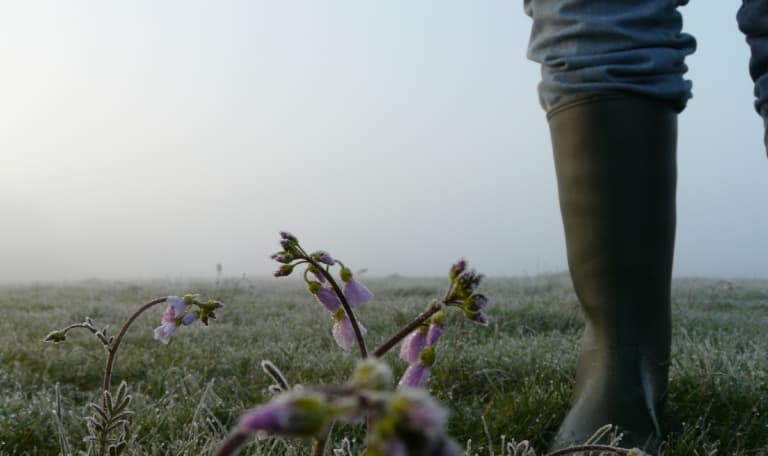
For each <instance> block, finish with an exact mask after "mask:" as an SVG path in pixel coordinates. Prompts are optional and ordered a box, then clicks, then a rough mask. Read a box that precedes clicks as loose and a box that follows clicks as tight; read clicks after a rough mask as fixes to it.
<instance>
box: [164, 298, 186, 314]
mask: <svg viewBox="0 0 768 456" xmlns="http://www.w3.org/2000/svg"><path fill="white" fill-rule="evenodd" d="M165 302H166V303H168V306H169V307H172V308H173V310H174V311H176V315H181V314H182V313H183V312H184V310H186V308H187V303H186V301H184V298H182V297H179V296H168V297H167V298H165Z"/></svg>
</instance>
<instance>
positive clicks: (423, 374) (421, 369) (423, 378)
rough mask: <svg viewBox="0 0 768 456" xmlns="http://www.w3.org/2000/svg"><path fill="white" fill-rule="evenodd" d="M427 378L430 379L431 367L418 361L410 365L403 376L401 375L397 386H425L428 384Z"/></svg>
mask: <svg viewBox="0 0 768 456" xmlns="http://www.w3.org/2000/svg"><path fill="white" fill-rule="evenodd" d="M427 380H429V367H427V366H425V365H424V364H422V362H421V361H416V362H415V363H413V364H411V365H409V366H408V368H407V369H406V370H405V372H404V373H403V376H402V377H400V381H399V382H398V383H397V386H398V387H400V388H402V387H410V388H424V387H425V386H426V385H427Z"/></svg>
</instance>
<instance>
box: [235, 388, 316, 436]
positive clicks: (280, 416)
mask: <svg viewBox="0 0 768 456" xmlns="http://www.w3.org/2000/svg"><path fill="white" fill-rule="evenodd" d="M327 426H328V411H327V408H326V405H325V403H324V401H323V400H322V399H321V398H319V397H315V396H313V395H311V394H302V393H288V394H285V395H283V396H279V397H277V398H275V399H273V400H272V401H271V402H269V403H267V404H263V405H260V406H258V407H255V408H253V409H251V410H248V411H247V412H245V413H244V414H243V415H242V416H241V417H240V422H239V427H240V429H241V430H242V431H245V432H247V433H254V432H258V431H264V432H267V433H269V434H279V435H286V436H305V437H308V436H313V435H319V434H321V433H322V432H323V430H324V429H325V428H326V427H327Z"/></svg>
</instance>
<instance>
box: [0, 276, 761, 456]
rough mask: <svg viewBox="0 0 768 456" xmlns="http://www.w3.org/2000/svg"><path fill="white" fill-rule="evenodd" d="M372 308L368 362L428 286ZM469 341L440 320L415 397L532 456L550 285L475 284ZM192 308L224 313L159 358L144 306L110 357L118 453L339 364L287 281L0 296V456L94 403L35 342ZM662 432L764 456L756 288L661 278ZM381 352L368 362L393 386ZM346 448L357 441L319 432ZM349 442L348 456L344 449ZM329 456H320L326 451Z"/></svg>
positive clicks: (70, 352) (674, 450)
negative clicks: (179, 298)
mask: <svg viewBox="0 0 768 456" xmlns="http://www.w3.org/2000/svg"><path fill="white" fill-rule="evenodd" d="M366 284H367V285H368V286H369V288H371V290H372V291H373V292H374V293H375V294H376V298H375V299H374V301H372V302H371V303H369V304H366V305H365V306H363V307H362V308H361V309H360V317H361V319H362V321H363V322H364V323H365V325H366V327H367V328H368V330H369V335H368V336H367V342H368V345H369V347H375V346H377V345H378V344H379V343H381V342H383V341H384V339H385V338H386V337H388V336H389V335H390V334H392V333H393V332H394V331H395V330H396V328H397V327H398V326H399V325H403V324H405V323H406V322H408V321H409V320H410V319H411V318H412V317H413V316H414V315H416V314H417V313H418V312H419V311H421V310H422V309H423V308H424V306H425V305H426V304H427V303H428V302H429V301H430V300H431V299H432V298H434V297H438V296H441V292H442V291H443V290H444V286H445V282H444V281H442V280H431V279H419V280H417V279H404V278H389V279H378V280H368V281H366ZM481 289H482V291H483V292H485V293H486V294H487V295H488V296H489V297H491V299H492V307H491V310H490V312H489V314H490V317H491V319H492V322H491V325H490V326H489V327H487V328H483V327H479V326H476V325H473V324H472V323H470V322H467V321H466V320H464V319H462V318H460V316H459V315H458V312H456V313H449V322H448V325H447V328H448V329H447V331H446V335H445V336H444V338H443V339H442V340H441V341H440V344H439V346H438V360H437V363H436V365H435V367H434V369H433V376H432V379H431V380H430V390H431V391H432V393H433V394H434V395H435V396H436V397H437V398H438V399H439V400H440V401H441V402H442V403H444V404H445V405H446V406H448V407H449V408H450V410H451V413H452V416H451V421H450V433H451V434H452V435H453V436H454V437H455V438H457V439H458V440H459V441H468V440H471V441H472V454H475V453H476V454H480V455H485V454H491V451H490V449H489V447H491V446H492V448H493V449H494V451H495V454H500V453H501V451H500V450H501V449H500V446H501V442H502V440H503V439H504V440H506V441H509V440H510V439H512V438H514V439H517V440H518V441H520V440H522V439H529V440H531V442H532V444H533V446H534V447H535V448H537V449H538V450H539V453H540V454H542V453H543V452H544V451H543V450H544V449H545V448H546V445H547V442H548V441H549V440H550V439H551V438H552V436H553V435H554V432H555V431H556V429H557V426H558V424H559V422H560V420H561V419H562V418H563V416H564V415H565V413H566V411H567V409H568V403H569V398H570V390H571V388H572V386H573V374H574V363H575V359H576V350H577V344H578V339H579V334H580V331H581V327H582V320H581V316H580V314H579V311H578V306H577V302H576V299H575V296H574V295H573V292H572V291H571V288H570V282H569V281H568V278H567V277H566V276H563V275H552V276H538V277H528V278H515V279H490V280H488V281H487V282H486V283H484V284H483V286H482V287H481ZM187 292H195V293H200V294H202V295H203V297H210V298H218V299H221V300H222V301H224V302H225V303H226V304H227V307H226V308H225V309H224V310H223V311H222V312H221V313H220V319H219V320H218V321H215V322H213V323H212V324H211V326H210V327H208V328H202V327H200V326H199V325H195V326H193V327H183V328H181V329H179V331H178V332H177V333H176V334H175V335H174V336H173V339H172V341H171V343H170V344H169V345H168V346H164V345H162V344H160V343H158V342H157V341H155V340H153V339H152V329H153V328H154V327H155V326H157V325H158V324H159V320H160V316H161V315H162V309H161V308H160V306H159V307H158V308H157V309H156V310H152V311H150V312H149V313H148V315H144V316H142V317H141V318H140V319H139V320H138V321H137V322H136V324H135V325H134V327H133V328H132V330H131V331H130V332H129V333H128V336H127V337H126V339H125V341H124V344H123V347H122V348H121V352H120V354H119V356H118V360H117V364H116V368H115V372H114V377H113V384H114V385H117V384H118V383H119V382H120V381H122V380H125V381H127V382H128V384H129V387H130V390H131V392H132V394H133V395H134V402H133V403H132V404H131V407H132V408H133V410H134V411H135V412H136V419H135V422H134V425H133V427H132V433H131V436H130V444H131V446H130V451H129V453H130V454H137V455H138V454H141V455H166V454H179V455H181V454H190V455H191V454H195V455H197V454H208V453H211V452H212V451H213V450H214V449H215V448H216V447H217V445H218V444H219V443H220V442H221V440H222V439H223V438H224V436H225V435H226V434H227V433H228V430H229V429H230V428H231V426H232V425H233V423H235V421H236V419H237V417H238V416H239V414H240V413H241V412H242V411H243V410H244V409H246V408H249V407H251V406H253V405H255V404H257V403H260V402H263V401H265V400H267V399H268V397H269V392H268V391H267V389H268V386H269V382H270V380H269V378H268V377H267V376H266V375H265V374H264V373H263V372H262V371H261V369H260V368H259V363H260V361H261V360H262V359H270V360H271V361H272V362H274V363H275V364H276V365H277V366H278V367H280V368H281V369H282V370H283V371H284V373H285V374H286V376H287V378H288V380H289V381H290V382H292V383H300V384H316V383H333V382H341V381H343V380H344V379H345V378H346V376H347V374H348V373H349V372H350V370H351V368H352V366H353V365H354V363H355V361H356V351H354V350H353V351H351V352H350V353H344V352H342V351H341V350H339V349H338V348H337V347H336V346H335V344H334V341H333V339H332V337H331V334H330V327H331V324H332V321H331V319H330V318H329V317H328V315H327V314H326V313H325V311H324V310H322V309H321V308H320V306H319V305H318V304H316V303H314V301H313V300H312V298H311V296H309V295H308V294H307V293H306V291H305V288H304V286H303V285H302V284H301V283H299V282H296V281H294V280H292V279H282V280H272V281H263V282H262V281H251V280H246V279H239V280H235V279H232V280H224V281H222V283H221V284H220V285H219V286H218V288H216V286H215V285H214V282H213V281H209V282H206V281H197V282H194V281H193V282H182V281H155V282H142V283H121V282H100V281H87V282H80V283H70V284H38V285H25V286H3V287H1V288H0V366H2V368H0V454H14V455H15V454H27V455H43V454H57V453H58V451H59V447H58V437H57V433H56V432H55V427H54V420H53V417H52V414H51V411H52V410H53V408H54V406H55V401H54V389H55V384H56V383H59V384H60V385H61V393H62V398H63V404H62V405H63V413H62V417H61V418H62V421H63V424H64V427H65V429H66V432H67V434H68V436H69V441H70V444H71V445H72V446H73V447H75V448H79V447H80V446H81V445H80V442H81V441H82V438H83V437H84V429H83V416H84V415H85V414H87V404H88V402H89V401H93V400H95V399H96V398H97V397H98V393H99V388H100V385H101V376H102V369H103V365H104V361H105V352H104V350H103V349H102V348H100V345H99V344H98V342H97V340H96V339H95V338H94V337H92V336H91V335H90V334H87V333H86V332H81V333H73V334H72V336H71V337H69V338H68V340H67V341H66V342H65V343H63V344H58V345H50V344H44V343H43V342H42V337H43V336H44V335H45V334H47V333H48V332H49V331H50V330H52V329H55V328H59V327H62V326H65V325H66V324H69V323H73V322H77V321H81V320H82V318H83V317H85V316H86V315H87V316H90V317H92V318H93V319H94V320H95V322H96V324H97V325H99V326H103V325H110V329H111V332H112V334H114V333H115V332H116V331H117V330H118V329H119V325H120V324H122V322H124V321H125V319H126V318H127V317H128V316H129V315H130V314H131V313H132V312H133V311H134V310H135V309H136V308H137V307H138V306H139V305H140V304H141V303H143V302H145V301H148V300H149V299H151V298H154V297H157V296H164V295H169V294H183V293H187ZM673 314H674V318H675V320H674V345H673V364H672V369H671V383H670V390H669V396H668V404H667V407H666V410H665V413H664V422H663V424H664V427H665V429H667V430H668V431H669V437H668V443H667V446H666V449H665V450H664V453H663V454H665V455H670V456H672V455H686V456H689V455H693V454H699V455H711V454H714V453H715V452H716V453H717V454H718V455H768V281H737V282H734V283H733V284H731V285H729V284H728V283H724V282H718V281H713V280H678V281H676V282H675V287H674V292H673ZM396 351H397V350H396V349H395V350H393V351H392V352H390V353H389V354H387V355H386V356H385V358H384V359H385V360H386V361H388V362H390V364H391V365H392V366H393V367H394V369H395V373H396V374H397V375H399V374H400V373H402V371H403V370H404V369H405V365H404V363H403V362H402V361H400V360H399V359H397V355H396ZM345 433H346V434H348V435H349V436H350V437H351V438H353V439H354V440H353V442H352V447H353V448H355V447H356V448H358V449H359V446H360V445H359V442H360V440H361V438H362V435H361V434H360V431H359V429H353V428H350V427H339V428H337V432H336V436H337V437H340V436H341V435H342V434H345ZM355 442H358V444H357V445H356V444H355ZM336 445H337V446H338V442H337V444H336ZM243 453H244V454H264V455H267V454H273V455H283V454H285V455H303V454H308V453H309V445H308V444H307V443H305V442H301V441H282V440H270V439H265V440H261V441H258V442H254V443H253V444H252V445H251V446H249V447H248V448H247V449H246V450H245V451H244V452H243Z"/></svg>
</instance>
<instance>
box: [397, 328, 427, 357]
mask: <svg viewBox="0 0 768 456" xmlns="http://www.w3.org/2000/svg"><path fill="white" fill-rule="evenodd" d="M426 346H427V332H426V331H424V329H423V328H421V327H419V328H416V330H414V331H413V332H412V333H410V334H409V335H408V336H407V337H406V338H405V340H404V341H403V343H402V345H400V358H401V359H402V360H403V361H406V362H408V363H409V364H412V363H415V362H416V361H418V360H419V357H420V355H421V351H422V350H423V349H424V347H426Z"/></svg>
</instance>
